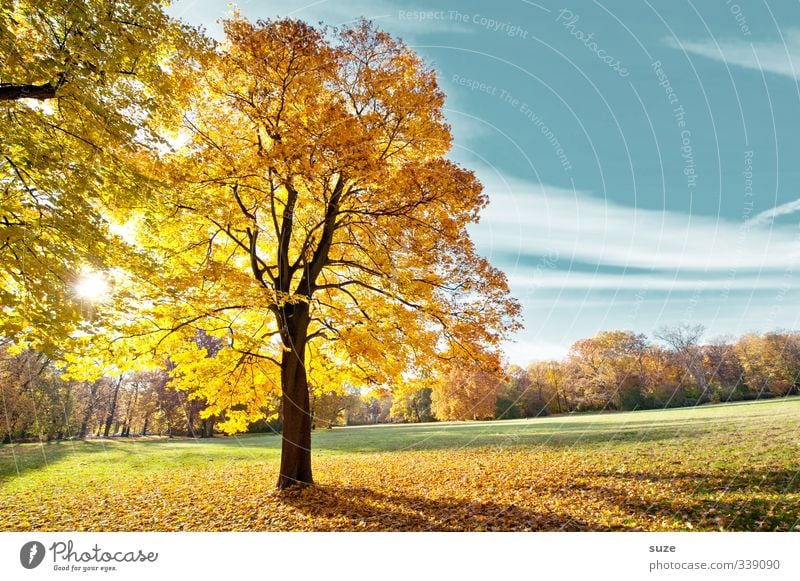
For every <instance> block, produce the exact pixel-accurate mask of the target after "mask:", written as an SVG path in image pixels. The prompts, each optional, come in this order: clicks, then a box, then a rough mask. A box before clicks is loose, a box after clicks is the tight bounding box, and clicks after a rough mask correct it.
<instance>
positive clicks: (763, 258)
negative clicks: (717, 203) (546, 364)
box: [473, 181, 800, 288]
mask: <svg viewBox="0 0 800 581" xmlns="http://www.w3.org/2000/svg"><path fill="white" fill-rule="evenodd" d="M484 183H485V184H487V188H486V189H487V192H489V196H490V200H491V203H490V205H489V207H488V208H487V210H486V211H485V212H484V215H483V218H482V221H481V223H480V224H479V225H478V226H476V227H475V228H474V229H473V237H474V239H475V240H476V243H477V244H478V245H479V248H480V250H481V252H482V253H483V254H485V255H488V256H489V257H490V258H492V255H494V254H495V253H502V254H503V262H504V264H503V266H504V269H505V270H506V272H507V273H508V274H509V275H511V276H516V275H521V276H524V275H525V274H526V273H528V274H529V273H530V272H531V271H532V270H535V271H536V272H537V274H540V273H542V272H547V271H552V270H554V268H553V266H552V265H550V264H549V263H547V262H546V261H544V260H543V261H542V263H541V264H540V265H539V266H533V267H531V266H530V264H526V265H525V266H514V265H509V264H508V254H511V255H512V256H513V255H517V256H519V257H530V256H553V257H557V258H558V265H557V268H558V269H560V270H562V271H563V270H568V269H569V264H570V263H571V262H581V263H587V264H592V265H600V266H611V267H623V268H636V269H648V270H652V271H653V272H654V275H653V276H654V277H658V278H660V279H666V280H669V279H670V278H674V277H675V273H676V272H678V273H681V274H684V275H685V274H687V273H695V274H697V273H705V274H702V275H701V276H697V277H696V279H697V280H705V279H707V278H720V276H721V275H727V274H728V273H731V272H739V273H740V274H741V275H744V274H747V271H750V272H751V273H752V272H761V273H767V272H768V271H773V273H778V272H781V273H782V272H783V271H784V270H785V269H787V268H790V267H794V266H800V239H799V238H798V236H797V233H796V229H795V228H793V227H778V226H775V227H768V226H769V225H768V224H765V223H764V221H763V220H758V221H753V222H743V223H741V222H740V223H736V222H732V221H729V220H725V219H722V218H715V217H711V216H703V215H689V214H684V213H680V212H672V211H660V210H652V209H643V208H636V207H631V206H624V205H621V204H617V203H615V202H612V201H610V200H606V199H603V198H598V197H595V196H593V195H591V194H590V193H588V192H582V191H571V190H565V189H561V188H554V187H550V186H543V185H538V184H530V183H525V182H521V181H508V182H503V181H498V182H495V183H492V182H487V181H484ZM548 276H549V277H552V276H555V275H553V274H550V275H548ZM548 276H545V277H539V278H543V279H547V278H548ZM625 278H626V279H628V280H634V281H636V280H638V279H631V278H630V277H625ZM736 278H737V279H739V277H738V276H737V277H736ZM574 280H577V281H580V282H581V283H586V284H587V285H588V286H590V287H592V288H594V286H595V283H592V278H591V276H589V278H586V277H578V278H575V279H574ZM604 280H609V279H607V278H603V279H598V282H597V283H596V284H605V283H604V282H602V281H604ZM619 280H620V281H623V279H621V278H620V279H619ZM741 280H745V279H741ZM568 282H569V281H568V280H566V279H565V283H568ZM751 282H753V283H754V284H755V283H756V282H757V281H755V280H753V281H751ZM590 283H591V284H590ZM637 284H641V283H637ZM665 284H666V283H665ZM669 284H672V283H669ZM675 284H691V283H690V282H689V283H686V282H685V281H684V282H679V283H675ZM711 284H713V283H711ZM736 284H740V283H736ZM741 284H745V283H744V282H742V283H741ZM759 284H761V283H759ZM570 286H572V285H571V284H570Z"/></svg>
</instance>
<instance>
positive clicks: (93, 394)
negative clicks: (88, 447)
mask: <svg viewBox="0 0 800 581" xmlns="http://www.w3.org/2000/svg"><path fill="white" fill-rule="evenodd" d="M98 386H99V382H98V381H95V382H94V383H93V384H92V388H91V390H90V391H89V401H88V403H87V404H86V411H85V412H84V414H83V420H82V421H81V429H80V431H79V432H78V437H79V438H85V437H86V434H88V433H89V432H88V430H89V420H90V419H91V418H92V414H93V413H94V406H95V403H96V399H97V388H98Z"/></svg>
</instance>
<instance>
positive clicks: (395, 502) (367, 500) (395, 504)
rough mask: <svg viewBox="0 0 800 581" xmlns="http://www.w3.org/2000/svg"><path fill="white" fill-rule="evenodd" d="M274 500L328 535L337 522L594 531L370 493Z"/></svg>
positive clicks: (365, 527)
mask: <svg viewBox="0 0 800 581" xmlns="http://www.w3.org/2000/svg"><path fill="white" fill-rule="evenodd" d="M279 498H280V500H281V502H282V503H284V504H285V505H288V506H290V507H291V508H292V509H293V510H296V511H298V512H299V513H301V514H303V515H305V516H307V517H309V518H310V519H313V520H314V521H315V525H314V528H315V529H316V530H328V529H329V523H331V521H332V520H335V521H338V524H337V527H336V529H337V530H343V528H344V529H350V530H353V531H445V532H447V531H449V532H463V531H585V530H591V529H592V528H593V527H592V526H591V525H590V524H589V523H587V522H585V521H582V520H578V519H569V520H565V519H564V517H563V515H559V514H556V513H544V512H537V511H533V510H529V509H525V508H523V507H519V506H516V505H515V504H513V503H511V504H500V503H495V502H469V501H459V500H453V499H433V498H424V497H420V496H409V495H403V494H391V495H389V494H384V493H381V492H377V491H375V490H372V489H369V488H357V487H336V488H332V487H325V486H317V487H315V488H310V489H289V490H286V491H283V492H281V493H279ZM342 520H345V521H347V524H346V525H345V527H342V523H341V521H342ZM347 525H349V526H347ZM594 530H597V529H596V528H594Z"/></svg>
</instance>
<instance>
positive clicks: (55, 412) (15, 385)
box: [0, 325, 800, 442]
mask: <svg viewBox="0 0 800 581" xmlns="http://www.w3.org/2000/svg"><path fill="white" fill-rule="evenodd" d="M702 333H703V329H702V327H699V326H686V325H684V326H678V327H674V328H670V329H663V330H661V331H660V332H659V333H657V334H656V339H657V341H651V340H649V339H648V338H647V337H645V336H644V335H641V334H637V333H632V332H630V331H605V332H602V333H600V334H598V335H597V336H596V337H593V338H590V339H584V340H581V341H578V342H576V343H575V344H574V345H573V346H572V347H571V349H570V351H569V353H568V355H567V357H565V358H564V359H563V360H560V361H538V362H534V363H531V364H530V365H528V366H527V368H523V367H520V366H518V365H509V366H507V367H506V368H505V374H504V376H503V377H498V376H497V375H494V374H490V373H486V372H483V371H475V370H471V371H470V370H459V371H453V372H451V373H450V374H449V375H448V376H447V377H446V378H444V379H443V380H442V381H431V380H428V379H426V378H417V379H415V380H413V381H405V382H403V383H399V384H397V385H394V386H393V388H392V389H388V388H384V389H377V390H372V391H369V392H364V391H363V390H361V389H358V388H356V387H354V386H343V387H342V386H320V387H319V388H315V389H313V390H312V392H311V401H310V405H311V417H312V425H313V427H314V428H317V429H320V428H330V427H333V426H337V425H363V424H377V423H389V422H409V423H412V422H430V421H436V420H443V421H444V420H481V419H484V420H485V419H514V418H526V417H539V416H546V415H550V414H563V413H572V412H585V411H614V410H618V411H622V410H640V409H660V408H668V407H682V406H693V405H700V404H704V403H719V402H731V401H742V400H754V399H764V398H775V397H786V396H791V395H800V333H795V332H770V333H764V334H756V333H750V334H746V335H744V336H742V337H740V338H739V339H737V340H735V341H732V340H724V339H720V340H715V341H710V342H706V343H701V342H700V338H701V336H702ZM197 341H198V342H199V343H201V344H204V345H206V346H207V348H208V349H209V350H210V351H211V352H214V350H215V349H218V348H219V345H218V344H217V342H215V341H214V340H213V339H211V338H209V337H198V338H197ZM170 371H171V370H170V368H169V366H165V367H164V368H162V369H156V370H151V371H146V372H136V373H128V374H123V375H120V376H118V377H111V376H108V375H104V376H102V377H100V378H99V379H97V380H95V381H80V380H76V379H71V378H70V377H69V373H65V371H64V368H63V367H60V366H59V365H57V364H56V362H54V361H53V360H51V359H50V358H49V357H47V356H46V355H44V354H42V353H38V352H36V351H33V350H25V351H22V352H19V353H14V352H12V350H10V349H9V347H8V345H5V346H3V347H1V348H0V395H2V401H1V402H0V403H2V406H3V407H2V414H3V418H2V422H0V433H1V434H2V438H0V439H2V441H3V442H10V441H19V440H24V439H29V440H30V439H32V440H40V439H41V440H57V439H65V438H83V437H101V436H102V437H110V436H119V437H129V436H144V435H163V436H189V437H210V436H212V435H213V434H214V433H215V425H216V423H217V422H218V421H220V419H224V418H221V417H220V416H218V415H215V414H209V413H207V411H206V406H207V402H205V401H204V400H203V399H202V398H199V397H196V395H195V394H192V392H187V391H183V390H176V389H172V388H171V387H170V381H171V377H170ZM268 405H269V406H270V407H271V412H272V413H271V414H270V416H274V419H272V420H270V421H266V420H262V421H260V422H255V423H253V424H252V425H250V426H249V427H248V429H249V430H250V431H260V432H272V431H274V432H279V431H280V430H281V428H282V418H281V416H280V413H279V412H280V398H279V397H274V398H272V400H271V401H270V402H269V404H268Z"/></svg>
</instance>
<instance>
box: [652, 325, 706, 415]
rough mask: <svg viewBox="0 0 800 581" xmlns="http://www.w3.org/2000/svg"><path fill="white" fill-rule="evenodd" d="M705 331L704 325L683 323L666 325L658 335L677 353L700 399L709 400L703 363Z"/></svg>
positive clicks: (702, 400)
mask: <svg viewBox="0 0 800 581" xmlns="http://www.w3.org/2000/svg"><path fill="white" fill-rule="evenodd" d="M703 333H705V327H703V325H692V324H689V323H683V324H680V325H676V326H674V327H664V328H662V329H660V330H659V331H658V332H657V333H656V337H657V338H658V339H661V340H662V341H664V343H666V344H667V346H668V347H669V348H670V349H671V350H672V352H673V353H674V354H675V356H676V358H677V360H678V361H679V362H680V364H681V366H682V367H683V369H684V372H685V374H686V377H687V378H690V379H692V380H694V382H695V384H696V385H697V388H698V389H699V394H698V398H697V399H698V401H700V402H704V401H708V398H709V385H708V378H707V377H706V373H705V368H704V364H703V350H702V349H701V346H700V339H701V338H702V337H703Z"/></svg>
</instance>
